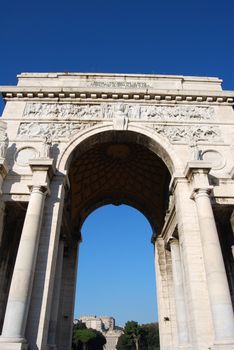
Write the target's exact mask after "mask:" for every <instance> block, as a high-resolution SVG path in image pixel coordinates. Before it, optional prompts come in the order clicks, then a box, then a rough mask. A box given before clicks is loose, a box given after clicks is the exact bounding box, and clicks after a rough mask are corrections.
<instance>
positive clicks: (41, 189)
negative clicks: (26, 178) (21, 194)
mask: <svg viewBox="0 0 234 350" xmlns="http://www.w3.org/2000/svg"><path fill="white" fill-rule="evenodd" d="M28 188H29V190H30V192H31V193H40V194H44V195H46V194H47V192H48V187H47V186H42V185H28Z"/></svg>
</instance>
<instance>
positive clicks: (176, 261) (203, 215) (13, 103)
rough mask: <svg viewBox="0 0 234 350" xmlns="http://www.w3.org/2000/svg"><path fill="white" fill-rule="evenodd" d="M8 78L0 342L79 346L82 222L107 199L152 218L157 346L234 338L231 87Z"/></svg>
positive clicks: (176, 81)
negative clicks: (75, 328)
mask: <svg viewBox="0 0 234 350" xmlns="http://www.w3.org/2000/svg"><path fill="white" fill-rule="evenodd" d="M0 91H1V92H2V95H3V98H4V99H5V101H6V106H5V109H4V112H3V116H2V121H1V125H0V186H1V204H0V208H1V211H0V244H1V250H0V278H1V279H0V283H1V284H0V322H1V326H2V335H1V337H0V349H1V350H2V349H3V350H16V349H17V350H19V349H21V350H22V349H24V350H25V349H29V348H30V350H45V349H58V350H68V349H70V343H71V331H72V323H73V309H74V295H75V284H76V283H75V281H76V268H75V266H76V265H77V264H76V261H77V259H78V250H79V242H80V241H81V231H82V224H83V222H84V220H85V219H86V217H87V216H88V215H89V213H90V212H91V211H93V210H95V209H96V208H97V207H98V206H100V205H103V204H107V203H113V204H121V203H125V204H129V205H132V206H134V207H136V208H137V209H139V210H140V211H142V213H144V215H145V216H146V217H147V218H148V220H149V222H150V223H151V226H152V231H153V236H152V242H153V243H154V245H155V269H156V278H157V294H158V309H159V326H160V343H161V349H162V350H174V349H177V350H179V349H184V350H185V349H186V350H188V349H191V350H207V349H212V350H231V349H234V320H233V306H232V305H233V301H234V272H233V270H234V269H233V267H234V266H233V253H232V252H233V245H234V242H233V228H234V226H233V223H234V220H233V208H234V170H233V169H234V155H233V150H234V111H233V104H234V92H233V91H223V90H222V88H221V81H220V80H219V79H217V78H201V77H184V76H159V75H121V74H83V73H82V74H78V73H74V74H73V73H48V74H41V73H38V74H37V73H35V74H31V73H24V74H21V75H19V76H18V85H17V86H10V87H1V90H0Z"/></svg>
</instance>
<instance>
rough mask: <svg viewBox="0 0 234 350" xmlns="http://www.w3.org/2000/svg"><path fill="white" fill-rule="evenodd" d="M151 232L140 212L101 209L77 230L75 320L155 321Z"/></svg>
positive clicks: (121, 323) (108, 208)
mask: <svg viewBox="0 0 234 350" xmlns="http://www.w3.org/2000/svg"><path fill="white" fill-rule="evenodd" d="M151 235H152V229H151V226H150V224H149V222H148V220H147V219H146V218H145V216H144V215H143V214H141V213H140V212H139V211H138V210H136V209H134V208H132V207H129V206H126V205H120V206H113V205H106V206H103V207H101V208H99V209H97V210H95V211H94V212H93V213H91V214H90V215H89V216H88V218H87V219H86V220H85V222H84V225H83V226H82V237H83V240H82V244H81V246H80V251H79V266H78V283H77V287H76V306H75V317H76V318H78V317H80V316H81V315H84V314H85V315H90V314H92V315H109V316H113V317H115V319H116V322H117V324H118V325H124V323H125V322H126V321H128V320H131V319H133V320H136V321H138V322H139V323H148V322H155V321H157V307H156V303H155V296H156V290H155V271H154V251H153V245H151V243H150V240H151Z"/></svg>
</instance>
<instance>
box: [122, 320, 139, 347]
mask: <svg viewBox="0 0 234 350" xmlns="http://www.w3.org/2000/svg"><path fill="white" fill-rule="evenodd" d="M123 331H124V334H122V335H121V336H120V338H119V340H118V343H117V350H124V349H126V350H139V341H140V338H141V328H140V326H139V324H138V323H137V322H135V321H128V322H127V323H126V324H125V326H124V330H123Z"/></svg>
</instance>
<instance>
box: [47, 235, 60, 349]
mask: <svg viewBox="0 0 234 350" xmlns="http://www.w3.org/2000/svg"><path fill="white" fill-rule="evenodd" d="M63 253H64V241H63V240H62V239H61V240H60V241H59V247H58V256H57V264H56V273H55V281H54V292H53V300H52V306H51V316H50V325H49V334H48V344H49V345H48V347H49V349H50V350H52V349H54V350H55V349H57V346H56V329H57V321H58V311H59V300H60V289H61V280H62V267H63Z"/></svg>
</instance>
